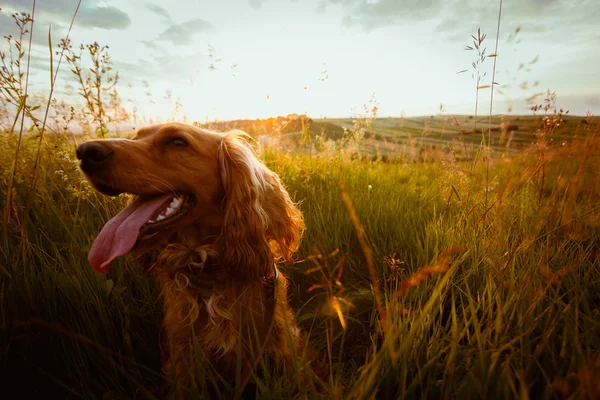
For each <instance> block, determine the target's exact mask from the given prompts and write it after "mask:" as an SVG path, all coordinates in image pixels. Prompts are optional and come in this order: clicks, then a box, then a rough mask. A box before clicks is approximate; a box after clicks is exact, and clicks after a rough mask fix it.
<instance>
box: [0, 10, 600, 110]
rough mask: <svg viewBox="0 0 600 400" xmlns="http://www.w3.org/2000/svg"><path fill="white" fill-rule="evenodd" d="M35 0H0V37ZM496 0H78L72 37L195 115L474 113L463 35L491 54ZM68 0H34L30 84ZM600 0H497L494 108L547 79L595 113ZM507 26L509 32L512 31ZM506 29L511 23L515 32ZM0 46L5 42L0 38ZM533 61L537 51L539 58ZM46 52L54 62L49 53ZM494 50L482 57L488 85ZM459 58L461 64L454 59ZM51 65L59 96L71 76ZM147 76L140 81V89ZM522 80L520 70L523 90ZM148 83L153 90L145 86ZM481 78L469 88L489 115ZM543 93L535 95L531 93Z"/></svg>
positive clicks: (38, 81)
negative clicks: (370, 108)
mask: <svg viewBox="0 0 600 400" xmlns="http://www.w3.org/2000/svg"><path fill="white" fill-rule="evenodd" d="M32 3H33V2H32V1H29V0H0V8H1V9H2V11H1V12H0V35H2V36H4V35H6V34H10V33H14V27H13V24H12V22H11V21H12V20H11V18H10V14H11V13H12V12H15V11H26V12H31V9H32ZM499 5H500V1H499V0H403V1H400V0H178V1H177V2H175V1H171V2H160V1H142V0H108V1H99V0H83V1H82V4H81V7H80V9H79V13H78V15H77V18H76V19H75V23H74V26H73V29H72V31H71V36H70V37H71V41H72V43H73V44H75V45H77V44H79V43H83V44H88V43H93V42H98V43H99V44H100V45H107V46H109V52H110V55H111V57H112V62H113V67H114V69H115V70H117V71H118V72H119V75H120V81H119V90H120V93H121V97H122V98H123V100H125V102H126V104H127V105H128V106H129V107H133V106H137V107H138V110H139V112H140V113H141V114H145V115H149V116H154V117H156V118H159V119H161V118H162V119H165V118H166V119H168V118H169V116H170V115H172V114H173V104H172V101H171V102H169V101H167V100H165V97H166V95H165V93H166V91H167V90H168V91H170V92H171V93H172V97H173V98H175V99H177V98H178V99H180V102H181V103H182V104H183V107H182V110H181V113H182V114H185V115H186V116H188V118H190V119H192V120H200V121H203V120H205V119H210V120H212V119H220V120H226V119H237V118H266V117H271V116H277V115H287V114H292V113H296V114H302V113H305V114H307V115H309V116H310V117H313V118H320V117H328V118H333V117H349V116H353V115H359V114H361V113H364V110H363V105H364V104H366V103H367V102H368V101H369V100H370V99H375V101H376V104H377V105H378V107H379V108H378V115H379V116H401V115H406V116H415V115H434V114H438V113H440V104H443V109H444V113H446V114H473V113H474V111H475V98H476V86H477V84H476V81H475V79H474V78H473V77H472V72H473V66H472V62H473V61H474V60H476V59H477V53H476V51H475V50H465V48H466V46H468V45H471V46H472V41H473V40H472V38H471V35H477V31H478V29H481V32H482V33H485V34H486V35H487V37H486V38H485V40H484V41H483V44H482V46H483V47H485V48H486V54H491V53H494V52H495V46H496V32H497V26H498V12H499ZM76 6H77V0H37V3H36V10H35V13H36V14H35V25H34V35H33V42H34V44H33V51H32V77H31V82H32V86H31V87H32V91H47V90H48V74H49V68H48V65H49V56H48V53H49V50H48V44H47V43H48V31H49V29H50V28H51V31H52V37H53V43H54V45H56V43H58V40H59V39H60V38H64V37H65V35H66V33H67V31H68V28H69V25H70V23H71V20H72V18H73V13H74V11H75V8H76ZM599 16H600V1H598V0H518V1H517V0H504V3H503V6H502V14H501V19H500V33H499V35H498V52H497V57H496V59H495V61H496V75H495V81H496V82H497V83H498V86H496V88H498V89H500V91H501V92H502V94H500V92H498V91H496V92H495V93H494V102H493V108H492V111H493V112H494V113H508V112H509V111H510V112H512V113H513V114H529V113H530V111H529V109H528V107H529V106H528V105H527V104H526V102H525V100H524V99H525V98H527V97H530V96H532V95H535V94H536V93H544V92H546V91H547V90H552V91H556V94H557V98H558V101H557V106H559V107H562V108H564V109H569V110H570V113H572V114H578V115H585V114H586V113H587V112H592V113H593V114H595V115H598V114H599V112H600V74H599V73H598V70H599V67H598V66H599V65H600V30H598V29H597V27H598V26H599V25H598V24H599V22H598V18H599ZM517 30H518V33H516V32H517ZM515 33H516V34H515ZM0 50H6V44H5V43H2V44H1V45H0ZM536 60H537V61H536ZM56 61H57V60H56V57H55V62H56ZM493 67H494V58H492V57H490V58H486V59H485V61H483V63H481V65H480V71H481V75H483V74H484V73H486V76H485V77H484V78H483V79H482V81H481V83H480V85H482V86H487V85H489V84H490V83H491V80H492V72H493ZM463 70H467V72H464V73H458V72H459V71H463ZM71 75H72V74H71V73H70V71H69V69H68V68H67V67H66V64H63V65H62V66H61V70H60V74H59V77H58V81H59V82H58V88H59V90H58V92H57V96H60V95H61V94H64V93H65V92H64V85H66V84H69V83H70V84H72V85H74V81H73V77H72V76H71ZM144 82H147V83H148V87H149V89H148V88H146V87H145V85H144ZM523 82H527V84H526V86H524V89H523V88H521V86H522V84H523ZM148 92H150V93H151V95H150V96H149V95H148ZM490 94H491V93H490V89H489V88H483V89H480V90H479V101H480V102H479V112H480V113H482V112H483V113H486V114H487V113H489V109H490ZM542 99H543V96H539V97H537V101H538V102H541V101H542Z"/></svg>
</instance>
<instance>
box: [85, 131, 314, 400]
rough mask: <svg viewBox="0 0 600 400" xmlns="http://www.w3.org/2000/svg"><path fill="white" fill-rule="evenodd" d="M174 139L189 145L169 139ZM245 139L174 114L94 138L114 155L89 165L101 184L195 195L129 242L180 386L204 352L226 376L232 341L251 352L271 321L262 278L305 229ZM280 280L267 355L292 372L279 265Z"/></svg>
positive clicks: (298, 350)
mask: <svg viewBox="0 0 600 400" xmlns="http://www.w3.org/2000/svg"><path fill="white" fill-rule="evenodd" d="M177 138H179V139H181V140H183V141H185V143H187V146H185V147H183V146H175V147H174V146H170V145H169V143H174V142H173V139H177ZM247 140H248V137H247V135H245V134H244V133H243V132H239V131H235V132H229V133H226V134H221V133H216V132H212V131H208V130H203V129H200V128H197V127H194V126H190V125H184V124H178V123H169V124H162V125H155V126H150V127H146V128H143V129H141V130H139V131H138V133H137V136H136V138H135V139H134V140H122V139H119V140H111V139H108V140H100V141H99V142H101V143H102V144H103V145H104V146H106V147H107V148H109V149H110V151H111V152H112V153H113V154H112V157H111V159H110V161H109V162H107V163H106V166H103V167H102V168H101V169H98V170H97V171H94V172H93V173H89V172H88V173H86V175H87V176H88V179H89V180H90V182H91V183H92V185H94V186H95V187H96V188H97V189H98V190H100V191H102V192H105V193H109V194H116V193H121V192H125V193H130V194H133V195H135V196H134V200H135V199H136V198H137V196H145V197H148V196H156V195H158V194H163V193H177V194H185V195H191V196H193V198H194V199H195V203H194V206H193V208H192V209H191V210H189V212H188V213H187V214H186V215H185V217H184V218H183V219H181V220H179V221H177V222H176V223H175V224H174V225H173V226H169V227H168V228H166V229H164V230H163V231H161V232H159V233H157V234H156V235H154V236H151V237H149V238H140V239H139V240H138V242H137V243H136V245H135V247H134V248H133V250H132V252H133V253H134V254H135V255H136V256H137V258H138V261H139V263H140V265H141V266H142V267H143V268H144V269H145V270H146V271H147V272H148V273H149V274H151V275H153V276H155V277H156V279H157V281H158V283H159V285H160V288H161V292H162V298H163V300H164V330H165V332H166V334H167V336H168V342H169V344H170V345H169V346H168V347H169V352H168V353H169V356H168V357H166V359H165V361H164V363H163V366H164V372H165V373H166V374H167V375H168V376H172V377H173V378H174V379H175V381H176V383H177V384H178V386H179V388H180V389H182V388H187V387H191V386H192V385H193V384H194V380H195V375H194V374H193V373H192V374H191V375H190V374H189V371H190V370H194V368H195V367H196V366H197V363H198V362H200V363H203V362H205V361H206V360H208V361H210V363H211V365H212V366H213V367H214V368H215V369H216V371H217V372H218V373H219V374H220V375H222V376H223V377H225V378H226V379H227V380H229V382H232V380H231V379H233V377H234V376H235V364H236V352H237V351H238V347H240V346H241V349H242V357H243V358H242V359H243V360H244V362H245V363H249V362H251V361H253V360H254V358H255V357H256V354H257V348H258V344H257V343H256V340H254V341H253V338H256V332H257V331H260V329H262V325H264V324H267V323H268V321H264V319H265V317H264V316H265V314H266V310H265V300H266V299H265V285H266V284H267V281H266V280H265V278H272V277H273V272H274V269H273V265H274V263H275V262H276V261H277V260H279V259H284V260H290V259H291V257H292V255H293V253H294V252H295V251H296V250H297V248H298V246H299V243H300V239H301V237H302V233H303V230H304V223H303V219H302V215H301V213H300V211H299V209H298V208H297V207H296V205H295V204H294V202H293V201H292V200H291V199H290V196H289V194H288V192H287V191H286V190H285V188H284V187H283V185H282V184H281V181H280V179H279V177H278V175H277V174H276V173H274V172H273V171H271V170H269V169H268V168H267V167H266V166H265V165H264V164H263V163H261V162H260V161H259V160H258V158H257V157H256V156H255V154H254V152H253V151H252V150H251V148H250V147H249V146H248V144H247ZM177 143H179V144H181V142H177ZM277 287H278V293H277V303H276V308H275V317H274V325H273V328H272V330H271V333H270V335H269V337H268V340H267V342H266V347H265V355H267V356H269V357H270V358H271V359H272V360H273V361H274V363H275V365H279V366H281V367H283V366H285V367H286V369H287V371H288V372H291V371H294V367H293V365H294V364H295V363H296V362H297V361H298V357H300V355H301V354H302V349H303V348H304V343H303V340H302V338H301V335H300V330H299V328H298V326H297V324H296V320H295V316H294V312H293V311H292V309H291V308H290V306H289V305H288V301H287V289H288V283H287V279H286V278H285V276H284V275H283V274H279V278H278V286H277ZM240 341H241V342H240ZM292 354H294V355H292ZM200 389H202V388H200ZM182 393H183V394H182ZM180 396H183V397H185V392H180Z"/></svg>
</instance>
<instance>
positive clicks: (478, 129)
mask: <svg viewBox="0 0 600 400" xmlns="http://www.w3.org/2000/svg"><path fill="white" fill-rule="evenodd" d="M598 121H599V118H598V117H595V118H587V119H586V117H579V116H569V115H566V116H563V122H562V124H560V126H559V127H558V128H557V129H556V130H554V131H553V132H552V133H551V135H550V139H551V140H553V141H555V142H565V141H570V140H572V139H573V138H574V137H575V136H578V135H586V134H588V133H589V132H590V130H593V129H594V126H595V125H596V124H597V123H598ZM370 122H371V123H370V125H369V126H368V127H366V128H365V137H364V142H365V145H366V146H365V147H363V148H364V149H369V148H373V149H376V148H381V147H382V146H383V147H385V148H387V149H389V151H390V152H399V151H401V150H400V148H406V147H407V146H410V147H414V146H417V147H420V148H442V147H445V146H447V145H448V144H449V143H452V142H454V143H460V146H461V147H464V146H472V145H474V146H478V145H479V144H480V143H482V140H483V136H485V140H486V141H487V140H488V134H489V136H490V137H491V142H492V143H491V144H492V148H494V150H497V151H502V152H509V153H510V152H517V151H521V150H522V149H524V148H527V147H529V146H530V145H531V144H532V143H534V142H537V141H538V140H539V138H540V136H541V135H542V133H543V132H542V129H541V128H542V126H543V115H540V116H532V115H530V116H493V117H492V118H491V120H490V119H489V117H487V116H483V117H480V118H478V120H477V121H475V118H474V117H472V116H465V115H455V116H453V115H438V116H429V117H411V118H396V117H386V118H376V119H373V120H372V121H370ZM199 126H201V127H205V128H209V129H213V130H217V131H227V130H231V129H241V130H243V131H245V132H247V133H249V134H250V135H252V136H253V137H255V138H257V139H258V138H259V137H260V136H261V135H268V136H272V137H277V138H278V139H279V143H281V144H286V145H293V144H294V143H296V144H298V143H299V142H300V141H301V139H308V135H310V139H311V140H315V139H316V138H317V137H319V136H320V137H322V138H324V139H326V140H327V139H331V140H339V139H341V138H342V137H344V134H345V130H348V131H351V130H352V129H353V128H354V119H352V118H332V119H312V118H309V117H307V116H306V115H298V114H291V115H288V116H285V117H283V116H280V117H276V118H268V119H256V120H235V121H219V122H211V123H207V124H199Z"/></svg>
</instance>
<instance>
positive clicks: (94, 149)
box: [75, 142, 113, 172]
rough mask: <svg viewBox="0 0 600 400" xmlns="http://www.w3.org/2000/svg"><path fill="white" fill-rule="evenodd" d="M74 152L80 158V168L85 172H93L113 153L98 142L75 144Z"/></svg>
mask: <svg viewBox="0 0 600 400" xmlns="http://www.w3.org/2000/svg"><path fill="white" fill-rule="evenodd" d="M75 153H76V154H77V158H78V159H79V160H81V169H83V170H84V171H85V172H93V171H94V170H96V169H98V168H99V167H101V166H102V165H103V164H104V163H106V161H108V159H109V158H110V156H112V155H113V152H112V150H111V149H109V148H108V147H106V146H105V145H103V144H102V143H99V142H85V143H82V144H80V145H79V146H77V149H76V150H75Z"/></svg>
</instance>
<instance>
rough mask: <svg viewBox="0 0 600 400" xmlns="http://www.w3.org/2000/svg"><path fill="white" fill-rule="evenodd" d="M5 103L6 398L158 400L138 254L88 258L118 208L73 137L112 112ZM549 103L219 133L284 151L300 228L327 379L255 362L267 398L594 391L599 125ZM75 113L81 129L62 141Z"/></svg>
mask: <svg viewBox="0 0 600 400" xmlns="http://www.w3.org/2000/svg"><path fill="white" fill-rule="evenodd" d="M13 78H14V76H13ZM18 81H19V79H17V78H15V81H14V82H13V84H14V85H15V87H18V85H17V83H15V82H18ZM105 82H106V81H105ZM4 83H6V82H4ZM109 83H110V81H109ZM6 87H8V86H6ZM109 91H110V90H109ZM109 91H107V93H108V92H109ZM3 93H8V90H5V91H4V92H3ZM15 93H16V96H17V97H16V100H15V99H13V100H12V102H11V100H10V99H8V100H4V102H3V103H1V104H0V105H1V106H2V107H3V109H2V110H0V116H3V115H4V116H7V117H6V118H5V120H6V121H13V119H10V118H9V116H12V117H13V118H14V123H8V124H4V125H3V131H1V132H0V186H1V188H0V205H1V206H2V217H1V218H2V225H1V227H0V228H1V231H0V243H1V250H0V369H1V370H2V371H1V372H0V382H2V389H0V390H2V392H3V393H4V394H5V395H7V396H8V394H13V396H15V395H18V396H19V398H38V397H41V396H55V397H59V398H73V399H74V398H86V399H131V398H155V397H156V392H155V389H156V388H157V387H159V386H160V385H161V379H162V378H161V374H160V372H159V371H160V355H159V351H158V343H159V328H160V323H161V320H162V316H161V313H162V309H161V302H160V297H159V296H158V292H157V288H156V286H155V283H154V282H153V281H152V279H151V278H148V277H146V276H144V275H143V273H142V271H141V270H140V269H139V268H138V267H137V266H136V265H135V263H134V262H133V261H132V260H130V259H120V260H118V261H117V262H116V263H115V264H114V265H113V267H112V269H111V271H110V272H109V273H108V274H107V275H99V274H97V273H96V272H95V271H94V270H93V269H92V268H91V267H90V266H89V264H88V261H87V252H88V250H89V248H90V245H91V243H92V241H93V238H94V237H95V235H96V234H97V232H98V231H99V229H100V228H101V227H102V226H103V224H104V222H106V221H107V220H108V219H109V218H110V217H111V216H113V215H114V214H115V213H116V212H117V211H118V210H120V208H121V207H123V205H124V204H125V201H126V198H125V197H124V196H119V197H117V198H109V197H105V196H102V195H100V194H98V193H96V192H94V191H93V190H92V189H91V188H90V186H89V185H88V183H87V182H86V181H85V180H84V179H83V176H82V174H81V173H80V171H79V169H78V163H77V161H76V160H75V154H74V143H79V142H81V141H84V140H86V139H88V138H90V137H96V136H105V135H112V134H116V133H115V132H113V131H111V129H109V127H110V123H111V122H113V120H111V119H110V115H109V113H104V114H102V113H99V114H96V115H91V111H89V110H88V111H87V113H82V114H79V113H77V114H76V115H74V114H73V113H72V112H71V113H70V112H69V108H68V107H67V108H64V107H63V108H61V107H59V106H54V107H53V114H51V115H53V116H54V117H55V119H54V120H53V121H55V125H53V123H51V120H48V121H46V119H45V118H40V117H36V115H38V114H35V112H34V111H36V110H34V109H33V108H34V107H35V106H34V105H32V104H30V105H27V104H26V102H25V101H23V99H24V97H23V93H21V97H19V95H18V93H19V92H18V91H16V92H15ZM19 99H20V100H19ZM554 100H555V99H554V98H553V96H552V94H551V93H548V96H547V98H546V100H545V101H543V104H541V105H540V106H539V108H538V107H535V110H534V112H532V114H535V115H528V116H501V115H493V116H490V117H487V116H486V117H481V116H480V117H468V116H446V115H437V116H433V117H422V118H378V117H377V116H376V115H375V113H372V114H371V115H369V114H366V115H363V116H361V117H355V118H351V119H335V120H331V119H319V120H310V121H309V120H308V119H306V121H305V120H304V119H302V118H300V120H301V122H300V123H299V125H298V118H295V117H294V118H284V119H282V120H283V121H284V122H285V124H286V125H287V124H291V125H294V124H295V125H294V126H295V127H288V128H282V126H278V127H277V128H273V127H272V122H273V121H271V125H269V128H265V131H264V132H262V131H253V130H252V129H254V128H252V127H251V125H249V122H248V121H246V122H239V121H238V122H235V121H233V122H231V121H230V122H214V123H211V124H210V127H213V128H215V129H228V128H246V130H248V131H249V132H250V133H252V134H253V135H255V136H257V138H258V137H259V136H260V134H263V133H264V134H268V135H270V136H271V137H272V138H273V142H269V144H268V145H262V144H261V145H260V146H259V151H260V155H261V157H262V159H263V160H264V161H265V163H266V164H267V165H268V166H269V167H270V168H271V169H273V170H274V171H276V172H277V173H279V175H280V176H281V178H282V180H283V182H284V183H285V185H286V187H287V189H288V191H289V192H290V194H291V195H292V197H293V199H295V201H297V202H299V203H300V209H301V210H302V212H303V214H304V216H305V221H306V225H307V231H306V234H305V236H304V239H303V242H302V246H301V248H300V251H299V254H298V261H297V262H295V263H293V264H284V265H282V266H281V269H282V271H284V272H285V273H286V274H287V275H288V276H289V277H290V280H291V282H292V284H291V287H290V298H291V304H292V306H293V308H294V309H295V310H296V312H297V318H298V321H299V323H300V324H301V326H302V328H303V329H304V330H305V331H306V332H307V336H308V338H309V343H310V345H311V346H312V347H313V348H315V349H316V350H318V351H319V352H320V354H321V356H322V357H323V360H324V362H326V363H327V365H328V366H329V370H330V372H329V376H328V377H327V378H326V379H325V380H324V381H323V382H312V385H314V386H315V387H318V388H319V392H318V394H317V393H315V392H311V393H310V395H309V394H307V393H306V387H304V386H303V385H298V383H297V382H290V381H286V380H284V379H283V378H281V377H277V376H269V375H268V374H262V373H261V368H262V367H259V369H258V371H257V375H256V377H255V379H254V381H253V383H254V385H255V386H254V387H255V390H256V393H257V397H258V398H283V397H288V398H308V397H317V396H320V397H326V398H331V399H367V398H368V399H372V398H386V399H397V398H485V399H491V398H544V399H546V398H548V399H550V398H589V399H593V398H600V383H599V382H600V268H599V263H600V205H599V203H598V199H599V198H600V174H598V170H599V168H600V145H599V144H598V141H599V140H600V139H598V138H597V135H598V130H599V129H600V124H599V121H598V119H597V118H594V117H593V116H591V115H588V116H587V117H577V116H568V115H566V113H565V112H563V111H562V110H561V109H560V108H558V107H557V106H556V104H555V101H554ZM83 101H84V104H88V105H89V102H93V101H94V99H93V98H91V99H89V98H84V99H83ZM86 102H87V103H86ZM54 104H55V105H56V103H54ZM28 107H29V108H28ZM44 107H45V104H44V103H43V102H42V103H41V108H42V110H43V108H44ZM48 107H50V102H49V103H48ZM11 110H12V112H13V114H11V113H10V112H11ZM14 115H16V116H17V117H18V116H19V115H21V116H23V119H20V118H19V119H18V118H16V117H14ZM80 115H86V118H87V119H85V120H84V119H83V117H80ZM77 118H82V120H81V121H80V122H81V125H82V126H84V127H88V128H86V129H84V132H83V134H81V135H72V134H70V132H69V131H68V129H67V128H65V129H61V128H60V127H61V126H66V125H64V121H67V120H73V119H74V120H77ZM23 121H26V122H23ZM61 121H62V123H63V125H61ZM302 121H305V122H310V123H308V124H304V123H303V122H302ZM475 122H477V125H475ZM36 123H37V125H36ZM27 124H29V125H27ZM261 124H262V125H265V122H264V121H262V122H260V121H255V123H254V125H252V126H255V127H256V126H262V125H261ZM46 126H48V128H46ZM130 134H131V132H124V133H123V132H120V133H119V135H120V136H128V135H130ZM13 396H8V397H5V398H13ZM227 396H228V394H226V393H224V394H223V398H228V397H227ZM2 397H4V396H2Z"/></svg>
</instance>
